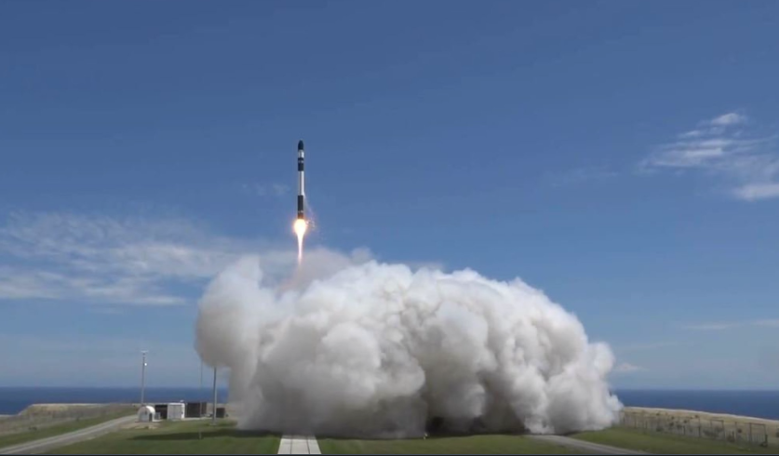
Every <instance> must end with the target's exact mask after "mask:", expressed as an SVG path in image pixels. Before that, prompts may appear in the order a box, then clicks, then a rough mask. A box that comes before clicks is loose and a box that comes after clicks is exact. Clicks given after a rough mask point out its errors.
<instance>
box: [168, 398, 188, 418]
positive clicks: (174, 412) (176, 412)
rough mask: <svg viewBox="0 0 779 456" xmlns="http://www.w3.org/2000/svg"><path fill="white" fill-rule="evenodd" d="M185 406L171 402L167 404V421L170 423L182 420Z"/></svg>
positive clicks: (181, 403)
mask: <svg viewBox="0 0 779 456" xmlns="http://www.w3.org/2000/svg"><path fill="white" fill-rule="evenodd" d="M186 405H187V404H185V403H183V402H171V403H170V404H168V419H169V420H170V421H177V420H183V419H184V409H185V407H186Z"/></svg>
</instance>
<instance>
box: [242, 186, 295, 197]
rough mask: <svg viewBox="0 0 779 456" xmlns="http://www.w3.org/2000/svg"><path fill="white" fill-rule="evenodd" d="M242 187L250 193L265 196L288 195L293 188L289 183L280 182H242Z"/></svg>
mask: <svg viewBox="0 0 779 456" xmlns="http://www.w3.org/2000/svg"><path fill="white" fill-rule="evenodd" d="M241 189H242V190H243V191H244V192H246V193H250V194H253V195H256V196H260V197H264V198H266V197H282V196H286V195H288V194H289V192H290V190H291V188H290V187H289V185H286V184H280V183H278V182H273V183H268V184H262V183H257V182H255V183H251V184H242V185H241Z"/></svg>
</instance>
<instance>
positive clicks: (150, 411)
mask: <svg viewBox="0 0 779 456" xmlns="http://www.w3.org/2000/svg"><path fill="white" fill-rule="evenodd" d="M152 421H154V407H152V406H151V405H144V406H142V407H141V408H139V409H138V422H139V423H151V422H152Z"/></svg>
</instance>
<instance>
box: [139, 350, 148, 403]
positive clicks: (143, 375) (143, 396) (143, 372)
mask: <svg viewBox="0 0 779 456" xmlns="http://www.w3.org/2000/svg"><path fill="white" fill-rule="evenodd" d="M146 353H149V352H148V351H146V350H142V351H141V356H142V360H141V406H144V405H146Z"/></svg>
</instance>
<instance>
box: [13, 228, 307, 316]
mask: <svg viewBox="0 0 779 456" xmlns="http://www.w3.org/2000/svg"><path fill="white" fill-rule="evenodd" d="M258 249H264V250H265V251H266V254H265V255H264V258H263V259H264V263H265V265H266V267H268V268H270V269H277V270H278V269H284V268H287V267H290V265H293V264H294V262H295V259H294V258H295V256H294V252H293V251H292V250H278V249H277V250H272V249H269V248H268V247H267V246H262V245H260V244H258V243H257V242H249V241H245V240H240V239H231V238H225V237H220V236H217V235H214V234H211V233H209V232H208V230H206V229H205V228H203V227H201V226H198V225H197V224H195V223H193V222H190V221H187V220H182V219H163V220H159V219H156V220H151V219H142V218H129V217H124V218H120V217H107V216H86V215H78V214H72V213H36V214H28V213H15V214H11V215H10V216H9V217H8V218H7V221H6V223H5V224H4V225H0V299H5V300H19V299H43V300H71V301H84V302H91V303H105V304H136V305H158V306H159V305H179V304H185V303H186V302H188V301H187V297H186V295H187V294H186V293H182V291H181V290H182V289H187V287H189V288H190V289H191V288H193V287H192V286H193V285H198V284H201V283H203V282H204V281H206V280H208V279H209V278H211V277H213V276H214V275H215V274H217V273H218V272H219V271H221V270H222V269H224V268H225V267H226V266H227V265H228V264H229V263H231V262H233V261H235V260H236V259H237V258H238V257H240V256H242V255H243V254H245V253H246V252H252V251H257V250H258Z"/></svg>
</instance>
